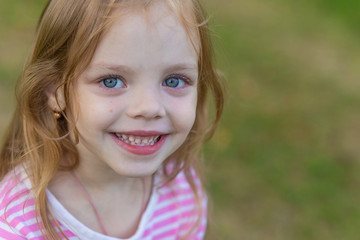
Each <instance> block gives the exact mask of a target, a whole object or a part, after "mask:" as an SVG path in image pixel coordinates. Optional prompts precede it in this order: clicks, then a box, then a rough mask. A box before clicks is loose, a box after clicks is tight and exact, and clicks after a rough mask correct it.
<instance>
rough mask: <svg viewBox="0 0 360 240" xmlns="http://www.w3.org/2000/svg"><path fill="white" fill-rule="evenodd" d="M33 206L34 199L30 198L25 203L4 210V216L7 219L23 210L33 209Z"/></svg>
mask: <svg viewBox="0 0 360 240" xmlns="http://www.w3.org/2000/svg"><path fill="white" fill-rule="evenodd" d="M33 206H35V199H33V198H31V199H29V200H28V201H26V202H21V203H19V204H18V205H15V206H13V207H11V208H9V209H7V210H6V216H7V217H9V216H11V214H13V213H17V212H20V211H23V209H25V208H27V207H33Z"/></svg>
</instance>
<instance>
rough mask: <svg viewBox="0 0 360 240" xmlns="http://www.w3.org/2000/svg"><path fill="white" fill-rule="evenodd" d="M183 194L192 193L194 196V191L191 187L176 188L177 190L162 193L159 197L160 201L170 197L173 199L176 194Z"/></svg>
mask: <svg viewBox="0 0 360 240" xmlns="http://www.w3.org/2000/svg"><path fill="white" fill-rule="evenodd" d="M181 195H192V196H194V194H193V192H192V191H191V189H176V190H172V191H169V192H167V193H164V194H161V195H160V197H159V203H160V202H162V201H165V200H168V199H173V198H174V197H176V196H181Z"/></svg>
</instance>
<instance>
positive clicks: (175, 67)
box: [90, 62, 198, 74]
mask: <svg viewBox="0 0 360 240" xmlns="http://www.w3.org/2000/svg"><path fill="white" fill-rule="evenodd" d="M93 68H106V69H109V70H113V71H119V72H124V73H129V74H130V73H133V72H135V70H133V69H132V68H130V67H128V66H125V65H116V64H109V63H105V62H100V63H96V64H92V65H90V69H93ZM164 70H165V71H166V72H172V71H182V70H192V71H196V70H198V66H197V64H194V63H176V64H172V65H169V66H166V67H165V68H164Z"/></svg>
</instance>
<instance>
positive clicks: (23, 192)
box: [0, 189, 29, 209]
mask: <svg viewBox="0 0 360 240" xmlns="http://www.w3.org/2000/svg"><path fill="white" fill-rule="evenodd" d="M28 193H29V190H27V189H22V190H21V191H18V192H15V193H14V194H13V195H11V196H9V195H8V194H6V196H5V197H4V198H3V200H2V202H1V204H0V209H5V208H6V207H7V205H8V204H9V203H11V202H12V201H16V200H18V199H20V198H22V197H24V196H25V195H26V194H28Z"/></svg>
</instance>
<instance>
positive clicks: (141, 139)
mask: <svg viewBox="0 0 360 240" xmlns="http://www.w3.org/2000/svg"><path fill="white" fill-rule="evenodd" d="M114 135H115V136H116V137H117V138H118V139H119V140H121V141H123V142H125V143H127V144H130V145H133V146H139V147H142V146H152V145H154V144H155V143H157V142H158V141H160V139H161V135H157V136H135V135H127V134H122V133H114Z"/></svg>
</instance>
